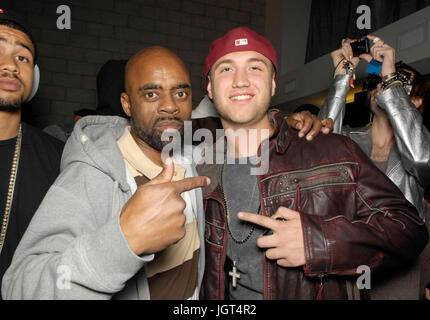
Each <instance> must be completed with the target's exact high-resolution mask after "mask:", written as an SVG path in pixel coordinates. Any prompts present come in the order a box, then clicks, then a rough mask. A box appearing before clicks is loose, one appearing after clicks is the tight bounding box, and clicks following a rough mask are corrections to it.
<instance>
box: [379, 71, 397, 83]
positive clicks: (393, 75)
mask: <svg viewBox="0 0 430 320" xmlns="http://www.w3.org/2000/svg"><path fill="white" fill-rule="evenodd" d="M398 75H399V74H398V73H397V71H394V72H391V73H390V74H387V75H385V76H383V77H382V81H384V82H385V81H388V80H390V79H391V78H394V77H395V76H398Z"/></svg>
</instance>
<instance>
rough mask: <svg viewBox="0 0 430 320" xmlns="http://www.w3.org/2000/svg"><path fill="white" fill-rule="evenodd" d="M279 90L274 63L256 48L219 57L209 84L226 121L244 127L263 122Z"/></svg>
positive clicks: (209, 91)
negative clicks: (277, 88) (273, 97)
mask: <svg viewBox="0 0 430 320" xmlns="http://www.w3.org/2000/svg"><path fill="white" fill-rule="evenodd" d="M275 89H276V82H275V72H274V68H273V65H272V62H271V61H270V60H269V59H267V58H266V57H265V56H263V55H262V54H260V53H258V52H255V51H241V52H233V53H229V54H227V55H225V56H223V57H221V58H220V59H218V61H216V62H215V63H214V65H213V66H212V68H211V71H210V73H209V81H208V86H207V91H208V95H209V97H210V98H211V99H213V101H214V104H215V107H216V109H217V111H218V113H219V114H220V116H221V119H222V120H223V122H224V123H226V124H228V125H231V126H241V127H243V126H246V127H251V126H253V125H255V124H257V123H259V122H260V121H262V119H263V118H264V117H265V116H266V113H267V109H268V108H269V105H270V100H271V98H272V96H273V95H274V94H275Z"/></svg>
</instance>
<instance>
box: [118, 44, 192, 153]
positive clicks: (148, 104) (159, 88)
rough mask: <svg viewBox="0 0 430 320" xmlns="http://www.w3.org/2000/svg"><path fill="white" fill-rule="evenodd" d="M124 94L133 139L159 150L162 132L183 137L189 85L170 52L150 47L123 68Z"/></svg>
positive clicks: (188, 112)
mask: <svg viewBox="0 0 430 320" xmlns="http://www.w3.org/2000/svg"><path fill="white" fill-rule="evenodd" d="M125 91H126V92H123V93H122V94H121V104H122V107H123V109H124V112H125V113H126V114H127V115H128V116H129V117H130V124H131V133H132V135H133V136H134V137H136V138H137V139H139V140H140V141H142V142H144V143H146V144H147V145H149V146H151V147H152V148H153V149H155V150H161V148H162V147H163V146H164V144H165V143H166V142H165V141H164V142H163V141H161V135H162V133H163V131H164V130H166V129H175V130H178V131H179V133H180V134H183V127H184V121H185V120H189V119H190V117H191V111H192V92H191V81H190V74H189V72H188V70H187V68H186V67H185V64H184V62H183V61H182V60H181V59H180V58H179V57H178V56H177V55H176V54H174V53H173V52H172V51H170V50H169V49H166V48H163V47H150V48H147V49H144V50H142V51H139V52H138V53H137V54H135V55H134V56H133V57H132V58H131V59H130V60H129V61H128V63H127V65H126V68H125Z"/></svg>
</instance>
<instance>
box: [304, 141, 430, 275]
mask: <svg viewBox="0 0 430 320" xmlns="http://www.w3.org/2000/svg"><path fill="white" fill-rule="evenodd" d="M345 139H346V140H345V141H346V143H347V144H349V145H350V146H351V147H350V149H352V152H353V153H354V154H355V157H356V162H357V163H358V166H357V169H356V170H355V171H356V172H354V173H353V175H354V177H355V182H356V186H355V195H354V198H350V200H348V201H350V202H351V203H350V205H351V206H354V207H355V208H353V209H352V210H355V215H354V216H355V218H353V219H349V218H347V217H346V216H345V215H343V214H342V213H340V214H337V215H333V216H330V215H329V216H318V215H312V214H309V213H306V212H302V213H301V221H302V227H303V235H304V244H305V254H306V264H305V266H304V271H305V274H306V275H307V276H317V275H324V274H331V275H351V276H353V275H357V268H358V267H359V266H360V265H366V266H368V267H369V268H370V269H371V270H372V272H373V271H379V270H381V269H386V268H391V267H394V266H397V265H400V264H402V263H404V262H407V261H409V260H410V259H413V258H415V257H417V256H418V255H419V254H420V253H421V251H422V250H423V248H424V247H425V245H426V243H427V241H428V232H427V229H426V227H425V225H424V222H423V221H422V220H421V219H420V218H419V216H418V213H417V211H416V209H415V207H414V206H413V205H412V204H410V203H409V202H408V201H407V200H406V199H405V198H404V196H403V194H402V193H401V191H400V190H399V189H398V188H397V187H396V186H395V185H394V184H393V183H392V182H391V181H390V180H389V179H388V178H387V177H386V176H385V174H384V173H382V172H381V171H380V170H378V169H377V168H376V167H375V166H374V165H373V164H372V163H371V162H370V160H369V159H368V157H367V156H366V155H365V154H364V153H363V152H362V151H361V149H360V148H359V147H358V146H357V145H356V144H355V143H354V142H353V141H352V140H350V139H348V138H345ZM348 205H349V204H348ZM343 207H344V208H345V209H344V210H347V209H348V208H347V206H346V205H343Z"/></svg>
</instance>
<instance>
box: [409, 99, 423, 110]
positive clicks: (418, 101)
mask: <svg viewBox="0 0 430 320" xmlns="http://www.w3.org/2000/svg"><path fill="white" fill-rule="evenodd" d="M411 101H412V103H413V104H414V105H415V107H416V108H417V109H419V108H420V107H421V106H422V104H423V98H421V97H413V98H411Z"/></svg>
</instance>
